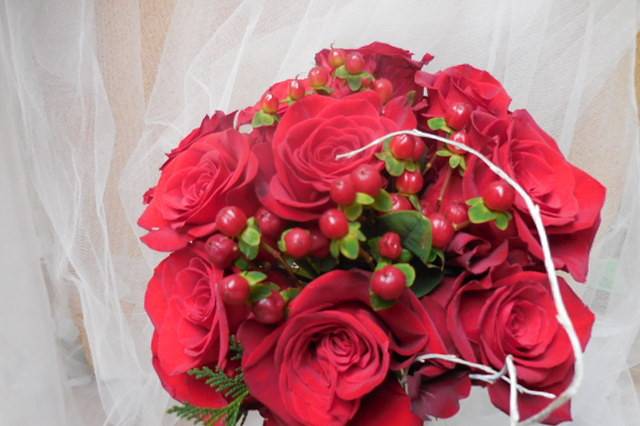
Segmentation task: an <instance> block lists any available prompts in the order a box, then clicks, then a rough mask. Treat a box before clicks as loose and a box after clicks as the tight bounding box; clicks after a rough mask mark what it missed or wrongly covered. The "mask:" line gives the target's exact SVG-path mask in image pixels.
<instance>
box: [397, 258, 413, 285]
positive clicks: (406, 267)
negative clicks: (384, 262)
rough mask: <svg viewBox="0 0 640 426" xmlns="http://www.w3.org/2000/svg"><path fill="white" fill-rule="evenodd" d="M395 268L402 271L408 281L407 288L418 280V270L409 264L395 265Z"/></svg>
mask: <svg viewBox="0 0 640 426" xmlns="http://www.w3.org/2000/svg"><path fill="white" fill-rule="evenodd" d="M393 266H394V267H396V268H398V269H400V271H401V272H402V273H403V274H404V277H405V279H406V280H407V287H411V286H412V285H413V283H414V282H415V280H416V270H415V269H413V266H411V265H410V264H408V263H395V264H394V265H393Z"/></svg>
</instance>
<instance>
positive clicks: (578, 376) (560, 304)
mask: <svg viewBox="0 0 640 426" xmlns="http://www.w3.org/2000/svg"><path fill="white" fill-rule="evenodd" d="M402 134H407V135H413V136H417V137H420V138H426V139H431V140H436V141H440V142H443V143H445V144H447V145H453V146H455V147H457V148H459V149H461V150H463V151H465V152H468V153H470V154H473V155H475V156H476V157H478V158H479V159H480V160H481V161H482V162H483V163H485V164H486V165H487V166H488V167H489V169H491V171H492V172H494V173H495V174H496V175H498V176H499V177H500V178H502V179H503V180H504V181H505V182H507V183H508V184H509V185H510V186H511V187H513V189H515V190H516V192H517V193H518V194H519V195H520V196H521V197H522V199H523V200H524V202H525V204H526V206H527V209H528V210H529V212H530V214H531V219H532V220H533V223H534V225H535V227H536V231H537V232H538V238H539V239H540V246H541V247H542V253H543V255H544V266H545V269H546V271H547V276H548V277H549V284H550V286H551V294H552V296H553V301H554V304H555V307H556V311H557V316H556V318H557V320H558V323H560V325H562V327H563V328H564V330H565V331H566V332H567V336H568V337H569V342H570V343H571V348H572V350H573V355H574V359H575V364H574V374H573V380H572V381H571V384H569V386H568V387H567V388H566V389H565V390H564V391H563V392H562V393H561V394H560V395H557V397H556V398H555V399H554V400H553V401H552V402H551V403H550V404H549V405H547V406H546V407H545V408H544V409H542V410H541V411H539V412H538V413H537V414H535V415H533V416H531V417H529V418H528V419H526V420H524V421H523V422H518V423H517V424H518V425H519V426H529V425H533V424H534V423H536V422H540V421H542V420H544V419H545V418H547V416H549V414H551V413H552V412H553V411H555V410H556V409H557V408H558V407H560V406H561V405H563V404H564V403H566V402H567V401H568V400H570V399H571V398H572V397H573V396H574V395H575V394H576V392H577V391H578V388H579V387H580V384H581V383H582V376H583V374H584V365H583V364H584V361H583V357H582V346H581V345H580V339H579V338H578V335H577V333H576V330H575V328H574V327H573V323H572V322H571V318H569V314H568V313H567V308H566V306H565V304H564V300H563V299H562V294H561V293H560V285H559V284H558V276H557V275H556V270H555V266H554V264H553V258H552V257H551V249H550V247H549V240H548V238H547V233H546V231H545V229H544V224H543V222H542V216H541V215H540V207H539V206H538V205H536V204H535V203H534V202H533V200H532V199H531V197H530V196H529V194H528V193H527V191H525V189H524V188H523V187H522V186H520V184H518V183H517V182H516V181H515V180H513V178H511V176H509V175H508V174H507V173H506V172H505V171H504V170H502V169H501V168H500V167H498V166H496V165H495V164H494V163H493V162H492V161H491V160H489V159H488V158H487V157H485V156H484V155H482V154H481V153H480V152H478V151H477V150H475V149H473V148H471V147H469V146H467V145H465V144H462V143H459V142H456V141H452V140H450V139H447V138H443V137H441V136H438V135H434V134H431V133H426V132H422V131H420V130H418V129H412V130H400V131H397V132H391V133H388V134H386V135H384V136H382V137H380V138H378V139H376V140H374V141H372V142H371V143H369V144H367V145H365V146H363V147H361V148H359V149H357V150H354V151H351V152H347V153H344V154H339V155H337V156H336V159H341V158H351V157H353V156H355V155H357V154H359V153H360V152H363V151H366V150H368V149H370V148H373V147H374V146H376V145H379V144H381V143H382V142H384V141H385V140H386V139H388V138H390V137H393V136H397V135H402ZM434 355H436V354H434ZM434 359H435V358H434ZM440 359H444V358H440ZM505 362H506V361H505ZM476 368H477V366H476ZM507 368H508V365H507ZM513 370H514V376H513V377H514V378H515V366H514V369H513ZM495 373H496V374H498V372H495ZM503 377H504V376H503ZM510 383H511V387H512V388H513V387H514V386H515V384H516V383H515V380H512V381H511V382H510ZM516 387H517V386H516ZM512 393H513V389H512ZM511 406H512V413H511V414H512V421H513V408H516V410H517V405H516V404H511Z"/></svg>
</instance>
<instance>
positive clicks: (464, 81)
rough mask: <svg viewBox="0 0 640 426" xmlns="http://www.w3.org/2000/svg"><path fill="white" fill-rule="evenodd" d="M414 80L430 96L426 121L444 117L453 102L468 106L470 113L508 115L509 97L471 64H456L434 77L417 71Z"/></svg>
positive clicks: (484, 73) (501, 88)
mask: <svg viewBox="0 0 640 426" xmlns="http://www.w3.org/2000/svg"><path fill="white" fill-rule="evenodd" d="M415 79H416V83H418V84H419V85H420V86H422V87H424V88H425V89H427V91H428V94H429V108H428V109H427V110H426V111H425V112H424V116H425V117H427V118H432V117H446V116H447V113H448V111H449V108H450V107H451V106H452V105H453V104H454V103H465V104H467V105H468V106H469V107H470V109H471V112H489V113H491V114H493V115H496V116H504V115H506V114H507V113H508V109H509V104H510V103H511V98H510V97H509V95H508V94H507V92H506V90H505V89H504V88H503V87H502V84H501V83H500V82H499V81H498V80H496V79H495V78H494V77H493V76H492V75H491V74H489V73H488V72H486V71H483V70H479V69H477V68H474V67H472V66H471V65H468V64H464V65H456V66H454V67H450V68H446V69H444V70H442V71H439V72H437V73H435V74H430V73H428V72H425V71H418V72H417V73H416V77H415Z"/></svg>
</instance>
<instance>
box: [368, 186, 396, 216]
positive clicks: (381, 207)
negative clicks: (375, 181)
mask: <svg viewBox="0 0 640 426" xmlns="http://www.w3.org/2000/svg"><path fill="white" fill-rule="evenodd" d="M371 207H372V208H373V209H375V210H377V211H379V212H385V213H386V212H388V211H391V209H392V208H393V200H392V199H391V195H390V194H389V193H388V192H387V191H386V190H384V189H381V190H380V193H379V194H378V195H377V196H376V197H375V199H374V201H373V204H371Z"/></svg>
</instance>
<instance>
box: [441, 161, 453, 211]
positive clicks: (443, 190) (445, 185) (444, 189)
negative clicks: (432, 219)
mask: <svg viewBox="0 0 640 426" xmlns="http://www.w3.org/2000/svg"><path fill="white" fill-rule="evenodd" d="M452 170H453V169H452V168H451V167H447V172H446V173H447V174H446V175H445V177H444V183H443V184H442V188H440V194H439V195H438V211H439V210H440V206H441V204H442V200H444V195H445V194H446V192H447V189H448V187H449V182H450V181H451V174H452Z"/></svg>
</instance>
